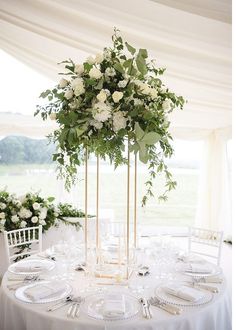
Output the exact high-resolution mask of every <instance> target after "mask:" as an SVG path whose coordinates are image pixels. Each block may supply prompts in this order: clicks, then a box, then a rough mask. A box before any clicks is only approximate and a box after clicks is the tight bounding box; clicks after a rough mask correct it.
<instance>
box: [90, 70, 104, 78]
mask: <svg viewBox="0 0 236 330" xmlns="http://www.w3.org/2000/svg"><path fill="white" fill-rule="evenodd" d="M101 76H102V73H101V71H100V70H99V69H97V68H92V69H91V70H90V71H89V77H90V78H92V79H99V78H101Z"/></svg>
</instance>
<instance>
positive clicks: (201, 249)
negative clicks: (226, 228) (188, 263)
mask: <svg viewBox="0 0 236 330" xmlns="http://www.w3.org/2000/svg"><path fill="white" fill-rule="evenodd" d="M222 241H223V231H213V230H208V229H203V228H196V227H189V235H188V250H189V253H195V254H199V255H203V256H206V257H208V258H211V259H213V260H214V261H215V263H216V264H217V265H220V258H221V248H222ZM207 246H208V247H207Z"/></svg>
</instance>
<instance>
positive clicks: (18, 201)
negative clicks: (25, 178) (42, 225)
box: [15, 199, 21, 207]
mask: <svg viewBox="0 0 236 330" xmlns="http://www.w3.org/2000/svg"><path fill="white" fill-rule="evenodd" d="M15 204H16V206H18V207H20V206H21V201H20V200H19V199H16V201H15Z"/></svg>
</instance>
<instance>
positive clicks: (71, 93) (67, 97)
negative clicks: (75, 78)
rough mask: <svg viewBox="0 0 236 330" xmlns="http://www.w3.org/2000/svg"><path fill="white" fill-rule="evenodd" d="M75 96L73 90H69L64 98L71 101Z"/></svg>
mask: <svg viewBox="0 0 236 330" xmlns="http://www.w3.org/2000/svg"><path fill="white" fill-rule="evenodd" d="M73 95H74V92H73V90H72V89H68V90H67V91H66V92H65V94H64V96H65V98H66V99H67V100H70V99H71V98H72V97H73Z"/></svg>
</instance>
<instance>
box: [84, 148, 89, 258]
mask: <svg viewBox="0 0 236 330" xmlns="http://www.w3.org/2000/svg"><path fill="white" fill-rule="evenodd" d="M84 188H85V205H84V212H85V221H84V245H85V247H84V248H85V263H87V259H88V149H87V148H86V150H85V187H84Z"/></svg>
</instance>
